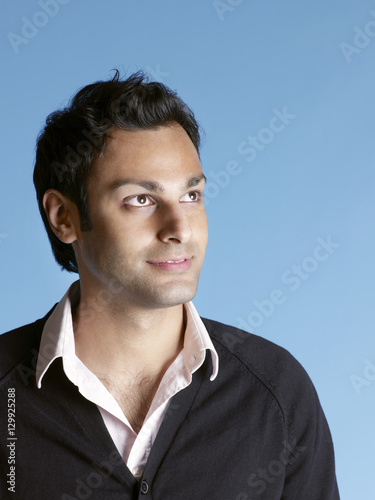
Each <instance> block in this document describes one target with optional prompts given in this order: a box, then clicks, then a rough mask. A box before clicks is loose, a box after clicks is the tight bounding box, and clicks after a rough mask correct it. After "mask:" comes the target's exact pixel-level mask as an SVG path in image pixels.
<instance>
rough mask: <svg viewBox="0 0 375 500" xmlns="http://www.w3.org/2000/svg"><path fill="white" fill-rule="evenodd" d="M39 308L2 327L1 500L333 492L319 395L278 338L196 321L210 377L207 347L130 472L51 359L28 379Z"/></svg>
mask: <svg viewBox="0 0 375 500" xmlns="http://www.w3.org/2000/svg"><path fill="white" fill-rule="evenodd" d="M47 317H48V315H47ZM47 317H45V318H43V319H41V320H38V321H36V322H35V323H33V324H31V325H27V326H24V327H22V328H19V329H17V330H14V331H12V332H8V333H6V334H4V335H1V336H0V498H1V499H2V500H3V499H4V500H5V499H8V498H9V499H19V500H55V499H56V500H57V499H59V500H81V499H82V500H85V499H90V500H94V499H95V500H99V499H100V500H128V499H129V500H130V499H136V498H140V499H144V500H148V499H154V500H203V499H209V500H250V499H257V500H262V499H267V500H276V499H277V500H281V499H282V500H284V499H287V500H337V499H338V498H339V494H338V491H337V485H336V479H335V466H334V454H333V447H332V440H331V436H330V432H329V429H328V426H327V422H326V420H325V417H324V414H323V411H322V409H321V406H320V403H319V400H318V397H317V394H316V392H315V389H314V387H313V385H312V383H311V381H310V379H309V377H308V376H307V374H306V372H305V371H304V370H303V368H302V367H301V366H300V364H299V363H298V362H297V361H296V360H295V359H294V358H293V357H292V356H291V355H290V354H289V353H288V352H287V351H285V350H284V349H282V348H281V347H279V346H276V345H275V344H273V343H271V342H269V341H267V340H265V339H262V338H261V337H258V336H255V335H251V334H248V333H245V332H243V331H242V330H238V329H235V328H233V327H230V326H227V325H223V324H221V323H217V322H215V321H211V320H203V321H204V323H205V325H206V328H207V330H208V332H209V334H210V336H211V338H212V341H213V343H214V346H215V348H216V350H217V352H218V355H219V359H220V370H219V374H218V377H217V378H216V379H215V380H214V381H210V380H209V377H210V374H211V371H212V366H211V359H210V356H206V361H205V363H204V365H203V366H202V367H201V368H200V369H199V370H198V371H197V372H196V373H195V374H194V375H193V381H192V383H191V384H190V386H188V387H187V388H186V389H184V390H182V391H181V392H179V393H178V394H176V395H175V396H174V397H173V399H172V401H171V404H170V407H169V410H168V412H167V414H166V416H165V417H164V420H163V423H162V425H161V428H160V430H159V432H158V435H157V437H156V440H155V442H154V445H153V447H152V450H151V454H150V456H149V459H148V461H147V464H146V467H145V469H144V473H143V476H142V478H141V479H140V480H137V479H135V478H134V476H133V475H132V474H131V472H130V471H129V469H128V468H127V467H126V465H125V463H124V461H123V460H122V458H121V456H120V455H119V453H118V451H117V449H116V447H115V445H114V443H113V441H112V439H111V437H110V435H109V433H108V431H107V429H106V427H105V425H104V422H103V419H102V417H101V414H100V412H99V410H98V408H97V407H96V405H94V404H93V403H91V402H89V401H87V400H86V399H85V398H84V397H83V396H82V395H81V394H80V393H79V392H78V389H77V387H76V386H74V385H73V384H72V383H71V382H70V381H69V380H68V379H67V378H66V376H65V374H64V371H63V368H62V362H61V359H57V360H55V361H54V362H53V364H52V366H51V367H50V369H49V370H48V371H47V373H46V374H45V376H44V379H43V385H42V388H41V389H38V388H37V387H36V383H35V367H36V361H37V357H38V349H39V344H40V338H41V333H42V330H43V326H44V323H45V321H46V319H47ZM13 389H14V390H13ZM14 393H15V408H16V411H15V421H16V424H15V428H14V427H13V420H12V419H13V408H14V407H13V404H12V403H13V400H14V398H13V396H12V395H13V394H14ZM8 417H10V419H8ZM12 432H14V434H13V435H12ZM15 438H17V439H15ZM14 484H15V487H13V486H14ZM12 490H15V492H13V491H12Z"/></svg>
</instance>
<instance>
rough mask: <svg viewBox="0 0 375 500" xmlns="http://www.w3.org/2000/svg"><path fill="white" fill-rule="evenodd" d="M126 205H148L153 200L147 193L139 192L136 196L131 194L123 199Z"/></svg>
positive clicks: (152, 203)
mask: <svg viewBox="0 0 375 500" xmlns="http://www.w3.org/2000/svg"><path fill="white" fill-rule="evenodd" d="M125 204H126V205H130V206H132V207H138V208H140V207H149V206H151V205H154V204H155V203H154V201H153V200H152V199H151V198H150V197H149V196H148V195H147V194H139V195H137V196H131V197H130V198H127V199H126V200H125Z"/></svg>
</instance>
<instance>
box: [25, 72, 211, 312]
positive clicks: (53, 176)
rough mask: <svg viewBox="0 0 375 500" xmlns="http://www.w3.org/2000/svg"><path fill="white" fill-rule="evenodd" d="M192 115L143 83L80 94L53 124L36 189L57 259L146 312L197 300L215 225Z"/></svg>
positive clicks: (44, 140)
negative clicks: (205, 193)
mask: <svg viewBox="0 0 375 500" xmlns="http://www.w3.org/2000/svg"><path fill="white" fill-rule="evenodd" d="M199 140H200V136H199V130H198V125H197V123H196V121H195V119H194V116H193V114H192V112H191V111H190V110H189V108H187V106H186V105H185V104H184V103H183V102H182V101H181V100H180V99H179V98H178V97H177V96H176V94H174V93H173V92H172V91H170V90H169V89H167V88H166V87H164V86H163V85H162V84H160V83H147V81H145V79H144V78H143V76H142V75H140V74H137V75H133V76H132V77H130V78H129V79H127V80H125V81H120V80H119V79H118V75H116V77H115V78H114V79H113V80H111V81H109V82H98V83H96V84H93V85H90V86H88V87H85V88H84V89H82V90H81V91H80V92H79V93H78V94H77V96H76V97H75V98H74V99H73V101H72V104H71V105H70V107H69V108H67V109H66V110H64V111H62V112H56V113H54V114H53V115H51V116H50V117H49V118H48V119H47V126H46V128H45V130H44V132H43V133H42V134H41V136H40V138H39V140H38V149H37V158H36V166H35V172H34V182H35V186H36V189H37V196H38V201H39V207H40V211H41V214H42V217H43V220H44V223H45V225H46V228H47V232H48V235H49V238H50V241H51V245H52V248H53V252H54V254H55V258H56V260H57V261H58V262H59V263H60V264H61V265H62V266H63V267H64V268H65V269H67V270H69V271H79V274H80V278H81V285H82V284H86V285H87V286H88V287H91V289H92V290H95V289H96V290H99V289H102V288H106V287H107V288H108V285H109V284H111V286H113V285H114V284H116V287H117V289H118V290H121V292H122V294H121V295H122V296H123V297H125V298H126V300H129V301H133V302H136V303H138V304H139V305H142V306H146V307H169V306H173V305H177V304H180V303H184V302H187V301H189V300H191V299H192V298H193V296H194V295H195V293H196V289H197V285H198V280H199V274H200V270H201V266H202V263H203V258H204V253H205V248H206V243H207V224H206V215H205V210H204V204H203V196H202V191H203V187H204V180H205V177H204V175H203V173H202V168H201V164H200V160H199Z"/></svg>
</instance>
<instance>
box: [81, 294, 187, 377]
mask: <svg viewBox="0 0 375 500" xmlns="http://www.w3.org/2000/svg"><path fill="white" fill-rule="evenodd" d="M95 297H98V294H97V292H96V293H95ZM118 298H119V297H118ZM78 300H79V302H78V303H76V304H74V298H73V300H72V306H73V307H72V313H73V328H74V338H75V346H76V354H77V356H78V357H79V358H80V359H81V361H82V362H83V363H84V364H85V365H86V366H87V367H88V368H89V369H90V370H91V371H92V372H93V373H95V374H96V375H97V376H99V378H100V375H101V374H106V375H109V376H119V375H120V374H121V376H122V377H123V378H124V379H127V378H128V377H129V378H131V377H133V376H137V375H139V373H143V374H145V375H151V374H153V376H155V377H157V378H161V377H162V375H163V374H164V373H165V371H166V370H167V368H168V367H169V366H170V364H171V363H172V362H173V360H174V359H175V358H176V356H177V355H178V353H179V352H180V351H181V349H182V346H183V338H184V331H185V315H184V308H183V306H182V305H178V306H174V307H170V308H160V309H146V308H142V307H140V306H138V305H136V304H131V303H127V302H125V301H124V303H123V304H121V307H119V304H118V303H117V304H116V305H115V306H114V307H111V305H112V304H110V303H106V304H105V306H103V304H102V305H101V306H100V305H99V304H98V303H97V302H95V300H94V299H93V297H92V296H91V295H90V294H87V295H85V294H83V293H82V295H81V296H80V297H79V298H76V302H77V301H78Z"/></svg>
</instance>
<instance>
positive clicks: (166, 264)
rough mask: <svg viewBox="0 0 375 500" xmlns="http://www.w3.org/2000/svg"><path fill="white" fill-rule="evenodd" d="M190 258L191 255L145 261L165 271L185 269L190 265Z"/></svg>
mask: <svg viewBox="0 0 375 500" xmlns="http://www.w3.org/2000/svg"><path fill="white" fill-rule="evenodd" d="M191 259H192V257H178V258H177V257H176V258H173V259H166V260H160V261H147V264H151V265H152V266H155V267H156V268H158V269H164V270H167V271H187V270H188V269H190V267H191Z"/></svg>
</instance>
